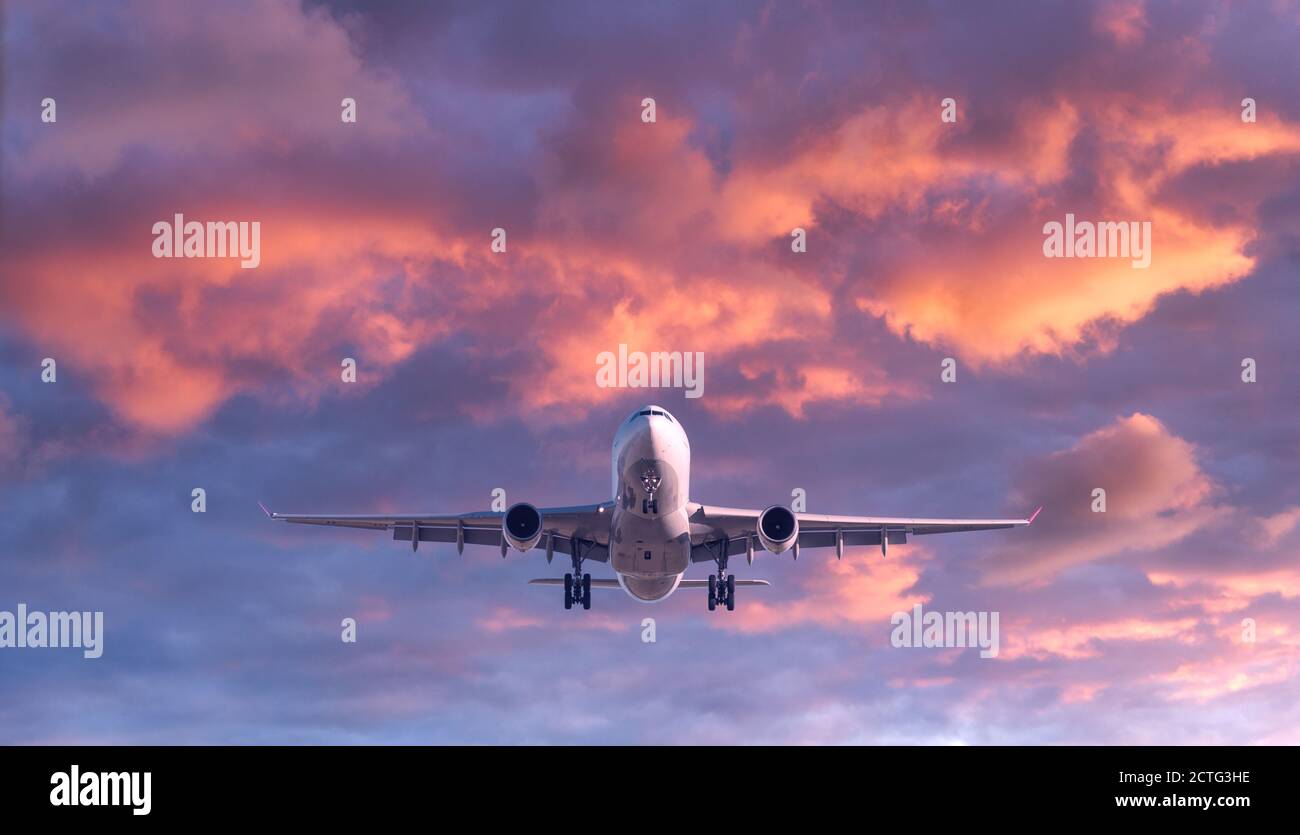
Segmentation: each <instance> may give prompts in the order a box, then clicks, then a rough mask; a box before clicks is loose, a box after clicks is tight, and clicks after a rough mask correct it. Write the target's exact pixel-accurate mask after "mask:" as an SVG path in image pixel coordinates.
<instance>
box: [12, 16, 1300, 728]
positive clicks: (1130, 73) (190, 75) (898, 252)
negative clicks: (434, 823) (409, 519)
mask: <svg viewBox="0 0 1300 835" xmlns="http://www.w3.org/2000/svg"><path fill="white" fill-rule="evenodd" d="M191 6H192V8H191ZM3 14H4V18H3V42H4V55H3V90H2V93H0V108H2V113H3V137H2V141H3V147H2V156H0V166H2V167H0V177H2V179H3V192H2V196H3V208H2V210H0V223H2V224H3V226H2V228H0V241H2V244H3V251H2V253H0V259H2V260H0V269H2V270H3V272H2V273H0V610H10V611H12V610H13V609H14V608H15V607H16V606H17V605H18V604H19V603H25V604H27V606H28V607H29V608H31V609H43V610H46V611H49V610H101V611H103V612H104V620H105V629H106V632H107V634H106V637H105V648H104V654H103V657H102V658H99V659H96V660H87V659H83V658H82V656H81V653H80V652H78V651H74V650H41V651H37V650H19V649H0V743H54V742H59V743H81V742H89V743H187V742H193V743H277V742H287V743H307V742H312V743H315V742H329V743H361V742H379V743H386V742H403V743H406V742H410V743H429V742H431V743H451V742H490V743H728V742H731V743H751V742H765V743H925V744H990V743H1002V744H1041V743H1082V744H1098V743H1107V744H1123V743H1190V742H1203V743H1289V744H1300V605H1298V604H1300V93H1297V79H1300V50H1298V49H1297V44H1300V4H1297V3H1295V2H1282V1H1281V0H1278V1H1277V2H1268V1H1267V0H1261V2H1251V3H1238V4H1229V3H1218V2H1201V3H1164V2H1141V1H1140V0H1128V1H1127V2H1099V3H1091V4H1088V3H1081V2H1059V3H1053V2H1021V3H968V2H956V0H954V2H950V3H940V2H920V0H918V1H917V2H898V3H865V2H846V3H833V2H806V3H804V2H794V0H789V2H757V0H755V1H754V2H731V3H724V2H681V3H667V2H654V3H635V4H634V3H601V2H589V3H562V2H547V3H528V2H518V3H504V2H483V3H411V4H401V3H383V4H373V3H363V2H355V3H352V2H324V3H316V2H306V3H295V2H271V1H270V0H264V1H262V2H246V1H245V0H237V1H236V2H229V3H220V4H176V3H170V2H162V1H161V0H159V1H158V2H123V3H103V4H93V5H85V4H80V3H67V4H65V3H61V2H24V1H23V0H17V2H8V3H5V5H4V9H3ZM47 97H50V98H53V99H55V101H56V102H57V121H55V122H52V123H46V122H43V121H42V119H41V114H42V104H41V103H42V100H43V99H45V98H47ZM345 97H350V98H353V99H355V101H356V112H357V121H356V123H355V124H349V123H344V122H343V121H342V120H341V119H340V111H341V108H340V102H341V100H342V99H343V98H345ZM646 97H652V98H654V100H655V103H656V120H655V121H654V122H653V123H646V122H644V121H643V120H642V112H643V108H642V104H641V102H642V100H643V99H644V98H646ZM949 97H951V98H953V99H955V101H956V108H957V121H956V122H955V123H945V122H943V121H941V119H940V112H941V106H940V102H941V101H942V100H943V99H945V98H949ZM1247 97H1249V98H1252V99H1254V100H1255V102H1256V107H1257V114H1256V120H1255V121H1254V122H1246V121H1243V119H1242V100H1243V99H1244V98H1247ZM177 213H182V214H184V215H185V216H186V218H187V219H194V220H202V221H206V220H220V221H228V220H230V221H258V222H259V223H260V229H261V239H260V243H261V263H260V265H259V266H258V267H257V268H255V269H241V268H240V266H239V263H238V261H236V260H231V259H158V258H154V257H153V255H152V253H151V246H152V244H153V235H152V233H151V228H152V226H153V224H154V223H155V222H157V221H160V220H170V219H171V218H172V217H173V216H174V215H175V214H177ZM1067 213H1070V214H1073V215H1075V216H1076V217H1078V218H1081V219H1088V220H1098V221H1100V220H1115V221H1121V220H1122V221H1129V220H1132V221H1150V222H1151V224H1152V230H1153V232H1152V235H1153V243H1152V257H1151V264H1150V266H1149V268H1146V269H1135V268H1133V267H1132V266H1131V265H1130V262H1129V261H1128V260H1127V259H1113V258H1108V259H1100V258H1097V259H1048V258H1045V257H1044V255H1043V240H1044V234H1043V225H1044V224H1045V223H1047V222H1049V221H1053V220H1055V221H1058V222H1059V221H1062V220H1063V219H1064V218H1065V216H1066V214H1067ZM795 227H802V228H804V229H805V230H806V231H807V252H805V253H795V252H792V251H791V246H790V243H791V237H790V235H791V230H792V229H794V228H795ZM494 228H503V229H505V230H506V232H507V236H508V246H507V251H506V252H505V253H494V252H493V251H492V250H491V248H490V244H491V240H492V235H491V233H492V230H493V229H494ZM620 344H626V345H628V346H629V348H630V349H632V350H643V351H654V350H663V351H692V352H694V351H700V352H703V354H704V358H705V363H704V369H705V376H704V386H703V396H702V397H699V398H698V399H688V398H686V397H685V396H684V394H683V392H682V391H681V390H679V389H672V388H667V389H656V390H645V389H639V390H638V389H611V388H602V387H599V386H597V385H596V383H595V373H596V370H597V360H596V358H597V356H598V355H599V354H600V353H601V352H603V351H617V350H618V346H619V345H620ZM46 357H50V358H54V359H55V360H56V361H57V373H58V377H57V382H55V383H45V382H42V380H41V363H42V360H43V359H44V358H46ZM345 357H352V358H355V359H356V361H357V364H358V372H357V382H356V383H354V384H349V383H344V382H343V381H342V380H341V379H340V362H341V361H342V360H343V358H345ZM947 357H951V358H953V359H955V360H956V362H957V381H956V382H955V383H943V382H941V381H940V364H941V362H942V361H943V360H944V359H945V358H947ZM1245 358H1251V359H1253V360H1254V361H1255V364H1256V368H1257V382H1254V383H1246V382H1243V380H1242V362H1243V359H1245ZM651 402H654V403H659V404H661V405H663V406H665V407H666V408H668V409H669V410H671V411H672V412H673V414H674V415H676V417H677V418H678V419H679V420H680V422H681V423H682V425H683V427H684V428H685V430H686V432H687V433H688V434H689V436H690V440H691V447H692V454H693V467H692V469H693V472H692V475H693V478H692V484H691V493H692V495H691V498H692V499H693V500H695V501H701V502H706V503H710V504H720V505H728V506H741V507H764V506H767V505H770V504H774V503H782V504H787V503H789V501H790V497H791V491H792V490H794V489H795V488H802V489H803V490H805V491H806V493H807V501H808V510H809V511H812V512H819V513H845V514H869V515H895V516H904V515H907V516H944V517H947V516H995V517H1003V516H1014V517H1021V516H1024V515H1027V514H1028V513H1030V512H1031V511H1033V510H1034V508H1035V507H1038V506H1040V505H1042V506H1043V507H1044V509H1043V511H1042V514H1041V516H1040V517H1039V518H1038V520H1037V521H1036V522H1035V523H1034V525H1033V526H1032V527H1031V528H1029V529H1027V530H1013V531H995V532H989V533H971V534H954V535H946V536H936V537H924V538H920V539H916V540H914V541H913V542H912V543H911V544H908V545H906V546H898V547H896V548H891V549H890V552H889V555H888V557H887V558H882V557H881V555H880V553H879V550H878V549H876V548H849V549H848V552H847V553H846V554H845V558H844V559H843V560H842V561H840V562H837V561H836V559H835V556H834V552H833V551H826V550H817V551H813V550H806V551H804V552H803V553H802V554H801V557H800V559H799V561H798V562H797V563H796V562H793V561H792V560H791V559H790V558H789V556H788V555H781V556H776V555H772V554H768V553H760V554H759V555H758V557H757V558H756V560H755V563H754V565H753V567H752V568H750V567H747V566H745V565H744V563H743V561H737V562H738V563H739V565H738V566H737V565H735V564H733V568H735V569H736V573H737V575H738V576H739V577H757V578H764V579H768V580H770V581H771V582H772V586H771V587H770V588H766V589H755V588H746V589H742V590H741V592H740V593H739V595H738V601H739V602H738V606H737V610H736V611H735V612H713V613H710V612H708V611H706V607H705V602H704V596H703V594H702V593H701V592H698V591H697V590H682V591H679V592H678V593H676V594H675V595H674V596H673V597H672V598H670V599H669V600H668V601H667V602H665V603H663V604H661V605H657V606H646V605H643V604H639V603H637V602H636V601H633V600H632V599H631V598H629V597H628V596H627V595H625V594H623V593H621V592H609V591H604V592H601V591H597V592H595V593H594V594H593V597H594V604H593V607H592V610H591V611H590V612H582V611H564V610H563V608H562V606H561V601H560V596H559V592H558V590H556V589H554V588H536V587H529V586H528V585H526V582H527V580H528V579H530V578H533V577H547V576H558V575H559V574H560V573H562V572H563V571H564V566H563V565H561V564H560V562H558V561H557V563H556V564H555V565H553V566H548V565H547V564H546V562H545V559H544V557H543V556H542V555H541V553H540V552H537V551H534V552H532V553H531V554H528V555H521V554H518V553H512V554H511V555H510V556H509V557H508V558H507V559H506V560H504V561H503V560H502V559H501V557H500V555H499V554H498V553H497V552H496V551H495V550H494V549H491V548H477V549H475V548H467V549H466V551H465V554H464V555H463V556H458V555H457V553H456V550H455V548H454V547H453V546H445V545H432V544H430V545H426V546H425V547H423V548H421V549H420V551H419V552H418V554H415V555H413V554H412V552H411V551H410V548H409V546H407V545H405V544H402V543H395V542H394V541H392V540H391V539H390V538H388V536H386V535H384V534H378V533H372V532H368V531H343V530H318V529H314V528H297V527H290V526H284V525H277V524H273V523H271V522H269V521H268V520H267V519H266V518H265V517H264V516H263V515H262V513H261V511H260V510H259V509H258V505H257V502H258V501H259V500H260V501H262V502H265V503H266V504H267V505H269V506H270V507H272V508H274V509H276V510H283V511H289V512H340V513H349V512H351V513H365V512H373V513H383V512H397V511H404V510H412V511H422V512H426V513H434V512H444V513H450V512H462V511H471V510H487V509H488V505H489V503H490V501H491V494H492V491H493V489H494V488H498V487H499V488H503V489H505V490H506V492H507V495H508V497H509V499H510V501H512V502H513V501H530V502H533V503H535V504H538V505H541V506H545V505H568V504H580V503H588V502H597V501H604V500H606V499H608V498H610V460H609V454H610V443H611V441H612V438H613V434H614V430H615V429H616V427H617V425H618V423H619V422H620V421H621V420H622V419H623V418H624V417H625V416H626V415H627V413H628V412H630V411H631V410H632V409H634V408H636V407H638V406H641V405H643V404H645V403H651ZM195 487H202V488H204V489H205V490H206V491H207V512H206V513H203V514H196V513H192V512H191V509H190V503H191V490H193V489H194V488H195ZM1098 487H1100V488H1103V489H1105V490H1106V492H1107V510H1106V512H1105V513H1094V512H1093V510H1092V504H1093V499H1092V491H1093V490H1094V488H1098ZM710 568H711V566H710V565H709V564H702V565H695V566H693V567H692V569H691V572H690V573H688V575H687V576H689V577H693V578H703V577H705V576H707V574H708V573H709V570H710ZM589 570H590V571H591V572H592V574H593V576H596V577H606V576H612V573H611V572H610V571H609V568H608V566H605V565H598V564H597V565H592V564H589ZM916 603H921V604H922V605H923V606H924V607H925V608H926V609H927V610H938V611H997V612H999V613H1000V624H1001V653H1000V654H999V656H998V657H997V658H994V659H982V658H980V657H979V654H978V651H977V650H972V649H964V650H963V649H899V648H895V647H893V646H891V645H890V641H889V637H890V632H891V629H892V627H891V624H890V616H891V615H892V614H893V613H894V612H896V611H899V610H908V609H911V607H912V606H913V605H914V604H916ZM347 617H351V618H355V619H356V620H357V622H358V641H357V643H356V644H345V643H343V642H341V641H340V639H339V634H340V627H339V623H340V621H341V619H343V618H347ZM645 617H653V618H654V619H655V621H656V627H657V641H656V642H655V643H653V644H646V643H643V642H642V640H641V634H642V623H641V621H642V618H645ZM1248 618H1249V619H1253V621H1254V624H1255V629H1256V635H1255V641H1254V642H1253V643H1252V642H1249V641H1246V640H1243V620H1245V619H1248Z"/></svg>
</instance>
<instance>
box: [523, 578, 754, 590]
mask: <svg viewBox="0 0 1300 835" xmlns="http://www.w3.org/2000/svg"><path fill="white" fill-rule="evenodd" d="M528 583H529V585H533V586H562V585H564V578H563V577H539V578H537V579H536V580H529V581H528ZM736 585H738V586H770V585H772V584H771V583H769V582H768V581H766V580H741V579H740V578H736ZM591 587H592V588H593V589H617V588H621V587H620V586H619V584H618V580H597V579H596V578H594V577H593V578H592V580H591ZM677 587H678V588H680V589H706V588H708V587H709V581H708V580H682V581H681V583H679V584H678V586H677Z"/></svg>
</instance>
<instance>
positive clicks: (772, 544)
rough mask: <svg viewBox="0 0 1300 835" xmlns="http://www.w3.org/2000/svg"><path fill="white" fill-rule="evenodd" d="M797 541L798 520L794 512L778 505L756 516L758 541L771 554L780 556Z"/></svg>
mask: <svg viewBox="0 0 1300 835" xmlns="http://www.w3.org/2000/svg"><path fill="white" fill-rule="evenodd" d="M798 539H799V520H798V518H796V517H795V515H794V511H792V510H790V509H789V508H788V507H782V506H781V505H779V504H775V505H772V506H771V507H769V508H768V509H767V510H764V511H763V512H762V513H761V514H759V516H758V541H759V542H761V543H763V547H764V548H766V549H767V550H769V551H771V552H772V553H773V554H780V553H781V552H783V551H785V550H786V549H788V548H789V547H790V546H791V545H793V544H795V542H796V541H797V540H798Z"/></svg>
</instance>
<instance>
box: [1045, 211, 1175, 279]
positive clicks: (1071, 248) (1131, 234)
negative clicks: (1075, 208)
mask: <svg viewBox="0 0 1300 835" xmlns="http://www.w3.org/2000/svg"><path fill="white" fill-rule="evenodd" d="M1043 235H1044V236H1045V237H1044V238H1043V255H1044V256H1045V257H1047V258H1128V259H1129V263H1130V265H1131V266H1132V267H1133V268H1134V269H1139V270H1145V269H1146V268H1147V267H1149V266H1151V221H1149V220H1144V221H1142V222H1140V223H1139V222H1138V221H1136V220H1133V221H1099V222H1096V223H1094V222H1092V221H1090V220H1075V219H1074V215H1073V214H1067V215H1066V216H1065V223H1061V222H1059V221H1055V220H1049V221H1048V222H1047V223H1044V224H1043Z"/></svg>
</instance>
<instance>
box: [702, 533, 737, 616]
mask: <svg viewBox="0 0 1300 835" xmlns="http://www.w3.org/2000/svg"><path fill="white" fill-rule="evenodd" d="M726 548H727V543H725V542H723V543H722V550H721V552H720V553H721V555H720V556H718V557H715V558H714V560H713V561H714V562H715V563H717V564H718V573H717V574H710V575H709V611H710V612H712V611H714V610H716V609H717V608H718V604H719V603H722V604H724V605H725V606H726V607H727V611H728V612H734V611H736V578H735V577H734V576H732V575H730V574H728V573H727V551H726Z"/></svg>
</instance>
